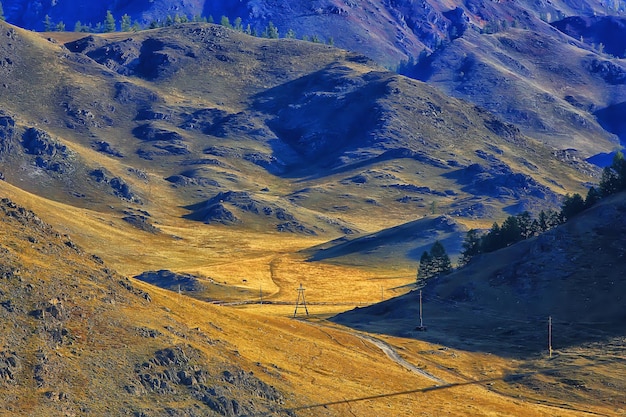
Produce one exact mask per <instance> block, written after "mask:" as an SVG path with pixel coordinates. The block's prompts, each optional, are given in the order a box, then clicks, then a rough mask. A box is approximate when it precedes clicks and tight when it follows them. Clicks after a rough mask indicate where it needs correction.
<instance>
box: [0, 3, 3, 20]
mask: <svg viewBox="0 0 626 417" xmlns="http://www.w3.org/2000/svg"><path fill="white" fill-rule="evenodd" d="M0 20H2V21H4V10H3V9H2V2H1V1H0Z"/></svg>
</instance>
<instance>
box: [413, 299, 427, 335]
mask: <svg viewBox="0 0 626 417" xmlns="http://www.w3.org/2000/svg"><path fill="white" fill-rule="evenodd" d="M415 330H419V331H420V332H425V331H426V326H424V320H423V318H422V290H420V325H419V326H417V327H416V328H415Z"/></svg>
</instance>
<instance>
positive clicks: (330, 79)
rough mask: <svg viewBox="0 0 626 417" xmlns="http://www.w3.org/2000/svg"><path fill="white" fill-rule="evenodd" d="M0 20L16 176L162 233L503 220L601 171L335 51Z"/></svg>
mask: <svg viewBox="0 0 626 417" xmlns="http://www.w3.org/2000/svg"><path fill="white" fill-rule="evenodd" d="M3 31H4V34H5V36H3V37H2V38H1V39H2V42H1V43H0V49H2V51H3V54H5V56H6V58H5V62H6V65H4V66H3V67H2V68H1V69H0V71H2V74H3V77H4V80H5V82H4V87H3V88H4V90H5V92H6V94H3V95H2V96H1V97H0V103H1V108H2V113H1V116H0V117H1V120H2V124H1V125H0V128H1V129H2V136H0V141H1V142H0V143H1V145H2V146H1V147H0V158H1V159H2V162H3V164H2V169H1V172H2V173H3V176H4V179H5V181H7V182H8V183H10V184H13V185H15V186H17V187H19V188H22V189H24V190H27V191H29V192H32V193H35V194H38V195H41V196H44V197H47V198H51V199H53V200H56V201H59V202H64V203H67V204H69V205H71V206H75V207H84V208H90V209H94V210H97V211H102V212H109V213H116V215H118V216H120V217H121V218H123V219H124V220H125V221H126V222H127V223H128V224H129V225H132V226H134V227H137V228H139V229H141V230H143V231H147V232H152V233H153V234H158V233H159V231H160V230H162V226H160V225H164V226H167V225H168V224H171V222H172V221H173V220H172V219H180V218H185V219H188V221H189V222H190V223H189V224H191V222H203V223H206V224H209V225H228V226H230V227H235V228H242V227H243V228H244V229H247V230H274V231H277V232H280V233H284V234H301V235H305V236H313V237H323V238H326V239H328V238H336V237H339V236H344V235H352V234H355V233H359V232H375V231H378V230H381V229H384V228H387V227H393V226H397V225H398V224H402V223H406V222H410V221H413V220H415V219H416V218H419V217H422V216H424V215H430V214H450V215H453V216H454V217H455V218H457V220H459V221H461V222H463V221H464V220H472V221H475V220H478V221H484V222H485V223H486V224H490V223H491V222H492V221H493V219H494V218H500V217H503V216H504V213H505V212H504V211H503V210H506V211H507V212H517V211H520V210H525V209H527V210H531V211H539V210H541V209H544V208H547V207H554V206H555V205H558V204H559V198H560V197H559V196H560V195H561V194H563V193H565V192H568V191H577V190H580V189H582V187H583V185H584V184H585V183H587V182H589V181H595V179H594V175H596V174H597V171H596V170H595V169H594V168H593V167H591V166H590V165H588V164H585V163H584V162H582V161H581V160H580V159H577V157H576V155H575V153H574V152H570V151H558V152H557V151H554V150H553V149H551V148H549V147H545V146H543V145H541V144H540V143H538V142H536V141H534V140H532V139H530V138H528V137H526V136H524V135H523V133H522V132H521V131H520V130H519V129H517V128H516V127H515V126H513V125H510V124H507V123H505V122H503V121H501V120H500V119H498V118H496V117H494V116H492V115H491V114H489V113H487V112H485V111H483V110H481V109H479V108H476V107H475V106H473V105H470V104H468V103H466V102H463V101H461V100H457V99H451V98H449V97H447V96H445V95H444V94H442V93H441V92H439V91H438V90H436V89H434V88H432V87H429V86H428V85H426V84H424V83H421V82H418V81H413V80H410V79H407V78H405V77H402V76H398V75H395V74H393V73H390V72H387V71H385V70H383V69H381V68H380V67H378V66H376V65H375V64H374V63H372V62H371V61H370V60H368V59H367V58H365V57H363V56H361V55H355V54H352V53H348V52H345V51H342V50H338V49H334V48H332V47H329V46H324V45H319V44H312V43H308V42H301V41H296V40H269V39H259V38H254V37H250V36H247V35H245V34H242V33H238V32H235V31H232V30H229V29H226V28H223V27H221V26H216V25H210V24H185V25H181V26H178V27H169V28H163V29H159V30H157V31H143V32H138V33H135V34H113V35H108V36H104V35H89V36H86V37H84V38H80V39H77V40H69V41H68V40H67V35H59V36H58V37H57V38H50V37H48V38H42V37H39V36H38V35H37V34H35V33H32V32H25V31H21V30H19V29H17V28H14V27H10V26H6V25H3ZM63 41H65V43H62V42H63ZM270 62H271V65H269V66H268V63H270ZM17 74H20V76H19V77H17V76H16V75H17ZM598 143H601V142H598ZM34 178H36V180H33V179H34ZM157 196H162V197H157ZM155 198H163V199H164V200H163V201H162V202H161V203H159V204H157V203H156V202H155ZM372 213H378V215H377V216H375V220H373V219H374V218H373V217H372V216H371V214H372ZM366 214H367V215H366ZM364 215H366V216H365V217H364ZM176 221H177V220H176ZM164 268H165V269H168V268H167V266H166V265H163V266H159V267H158V268H157V269H164ZM136 272H137V273H139V272H142V271H136Z"/></svg>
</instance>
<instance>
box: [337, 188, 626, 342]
mask: <svg viewBox="0 0 626 417" xmlns="http://www.w3.org/2000/svg"><path fill="white" fill-rule="evenodd" d="M625 213H626V195H625V194H624V193H622V194H619V195H616V196H614V197H610V198H607V199H606V200H604V201H602V203H601V204H599V205H598V206H597V207H596V206H594V207H592V208H591V209H589V210H587V211H585V212H583V213H581V214H580V215H578V216H576V217H574V218H572V219H570V221H568V222H567V223H565V224H564V225H562V226H559V227H557V228H556V229H554V230H550V231H548V232H546V233H543V234H542V235H540V236H538V237H534V238H531V239H528V240H525V241H523V242H520V243H518V244H515V245H512V246H510V247H508V248H505V249H501V250H499V251H497V252H494V253H489V254H484V255H481V256H480V257H479V258H477V259H475V260H472V262H471V263H470V264H469V265H468V266H466V267H465V268H461V269H459V270H457V271H455V272H454V273H452V274H450V275H448V276H445V277H441V278H437V279H434V280H433V281H430V282H427V285H426V287H425V288H424V297H425V308H426V311H428V312H429V313H428V320H427V321H428V323H429V331H428V332H427V333H424V334H423V335H421V334H419V335H418V334H416V333H412V334H413V335H414V336H419V337H420V338H421V337H422V336H423V338H425V339H426V340H436V341H438V342H440V343H444V344H446V345H454V346H459V347H460V346H464V347H466V348H469V349H487V350H489V349H493V351H494V352H509V353H514V352H517V353H518V354H519V352H523V353H525V354H528V353H529V352H536V351H538V350H542V349H544V348H545V344H544V339H543V337H542V336H541V334H542V332H540V331H538V330H537V328H538V326H541V327H543V325H541V323H546V320H547V318H548V316H552V318H553V319H554V321H555V323H556V324H555V326H556V325H557V324H558V326H559V327H558V328H559V333H558V336H557V335H556V334H555V343H558V345H559V346H560V347H567V346H570V345H576V344H579V343H582V342H585V341H589V340H604V339H606V338H611V337H614V336H623V334H624V331H626V329H624V325H623V318H624V314H626V313H625V312H624V309H623V306H622V302H621V300H622V297H623V294H624V293H625V289H624V285H626V282H624V279H623V278H622V275H621V274H622V271H623V269H624V256H623V255H624V251H625V250H626V247H625V246H624V245H625V244H626V241H625V240H624V237H623V236H624V222H623V220H624V214H625ZM417 297H418V294H417V293H416V292H412V293H410V294H407V295H406V296H402V297H398V298H396V299H393V300H390V301H388V302H386V303H382V304H380V305H377V306H373V307H370V308H366V309H359V310H357V311H354V312H351V313H345V314H344V315H340V316H338V318H337V320H338V321H339V322H342V323H350V324H353V325H356V326H357V327H359V328H364V329H368V330H370V331H371V330H374V329H379V326H381V325H382V324H383V323H384V322H385V321H387V320H392V321H393V322H395V323H396V326H395V327H394V328H393V330H391V329H390V330H391V332H392V333H395V334H399V333H406V332H410V331H411V330H412V329H413V328H414V327H415V324H414V323H415V309H416V308H417V304H418V303H416V300H417ZM511 306H515V308H511ZM444 312H445V314H444ZM463 317H464V318H463ZM364 323H369V324H364ZM487 334H489V335H490V336H489V337H487V336H485V335H487ZM496 341H497V342H496Z"/></svg>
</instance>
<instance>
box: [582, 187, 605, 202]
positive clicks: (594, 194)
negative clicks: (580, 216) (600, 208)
mask: <svg viewBox="0 0 626 417" xmlns="http://www.w3.org/2000/svg"><path fill="white" fill-rule="evenodd" d="M601 199H602V194H601V193H600V191H599V190H598V189H597V188H596V187H591V188H590V189H589V191H588V192H587V198H586V199H585V207H591V206H593V205H594V204H596V203H597V202H598V201H600V200H601Z"/></svg>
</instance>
